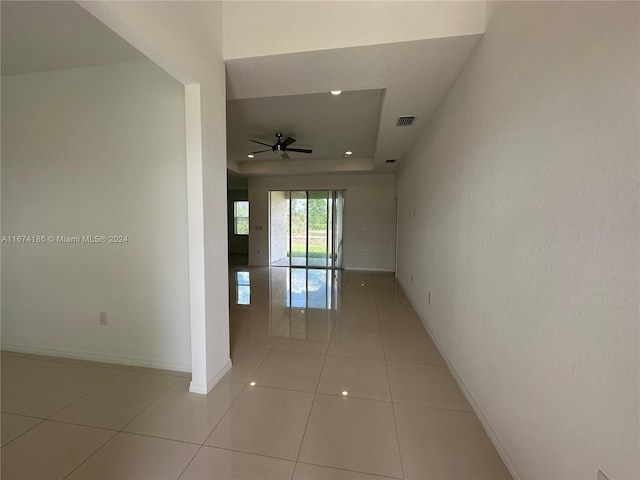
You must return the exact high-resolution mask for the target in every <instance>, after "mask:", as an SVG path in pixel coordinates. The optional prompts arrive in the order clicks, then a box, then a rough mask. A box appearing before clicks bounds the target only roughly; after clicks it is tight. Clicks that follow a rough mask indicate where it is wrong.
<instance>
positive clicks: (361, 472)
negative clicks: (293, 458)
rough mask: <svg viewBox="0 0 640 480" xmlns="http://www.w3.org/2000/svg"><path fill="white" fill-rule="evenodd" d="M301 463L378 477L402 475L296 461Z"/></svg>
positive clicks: (385, 477)
mask: <svg viewBox="0 0 640 480" xmlns="http://www.w3.org/2000/svg"><path fill="white" fill-rule="evenodd" d="M298 463H299V464H301V465H312V466H314V467H323V468H330V469H332V470H340V471H341V472H354V473H360V474H362V475H369V476H371V477H377V478H381V479H387V478H395V479H398V480H400V479H401V478H402V477H388V476H385V475H378V474H377V473H371V472H363V471H362V470H349V469H348V468H341V467H334V466H331V465H321V464H319V463H310V462H296V464H298Z"/></svg>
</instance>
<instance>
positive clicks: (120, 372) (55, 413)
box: [47, 370, 126, 420]
mask: <svg viewBox="0 0 640 480" xmlns="http://www.w3.org/2000/svg"><path fill="white" fill-rule="evenodd" d="M124 372H126V370H122V371H116V374H115V375H112V376H110V377H109V378H107V379H106V380H105V381H104V382H102V383H100V384H99V385H96V387H95V388H92V389H91V390H89V391H88V392H87V393H85V394H84V395H81V396H80V397H78V398H76V399H74V400H72V401H71V402H69V403H67V404H66V405H65V406H64V407H62V408H60V409H59V410H56V411H55V412H53V413H52V414H51V415H49V416H48V417H47V420H49V419H51V418H52V417H54V416H55V415H57V414H58V413H60V412H61V411H62V410H64V409H65V408H67V407H69V406H71V405H73V404H74V403H76V402H77V401H79V400H81V399H83V398H84V397H86V396H88V395H89V394H91V393H93V392H95V391H96V390H98V389H99V388H101V387H102V386H104V385H106V384H107V383H109V382H110V381H111V380H113V379H115V378H116V377H117V376H119V375H121V374H122V373H124Z"/></svg>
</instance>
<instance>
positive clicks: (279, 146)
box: [249, 133, 313, 160]
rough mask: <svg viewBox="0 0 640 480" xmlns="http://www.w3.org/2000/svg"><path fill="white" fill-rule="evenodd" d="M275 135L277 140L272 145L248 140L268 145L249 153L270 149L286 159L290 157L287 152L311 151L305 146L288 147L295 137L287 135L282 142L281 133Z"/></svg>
mask: <svg viewBox="0 0 640 480" xmlns="http://www.w3.org/2000/svg"><path fill="white" fill-rule="evenodd" d="M276 137H277V138H278V141H277V142H276V143H275V144H274V145H269V144H268V143H264V142H259V141H258V140H249V141H250V142H253V143H259V144H260V145H265V146H267V147H269V148H268V149H266V150H258V151H257V152H251V153H250V155H254V154H256V153H263V152H268V151H269V150H271V151H273V152H278V153H280V156H281V157H282V158H283V160H287V159H288V158H290V157H289V155H287V152H298V153H311V152H312V151H313V150H309V149H306V148H289V145H291V144H292V143H293V142H295V141H296V139H295V138H291V137H287V139H286V140H285V141H284V142H283V141H282V134H281V133H276Z"/></svg>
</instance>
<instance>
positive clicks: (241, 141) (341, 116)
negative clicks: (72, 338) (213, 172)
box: [226, 35, 481, 175]
mask: <svg viewBox="0 0 640 480" xmlns="http://www.w3.org/2000/svg"><path fill="white" fill-rule="evenodd" d="M480 37H481V35H465V36H456V37H447V38H437V39H429V40H418V41H410V42H400V43H388V44H383V45H369V46H362V47H351V48H341V49H333V50H321V51H311V52H301V53H290V54H284V55H271V56H264V57H254V58H243V59H237V60H229V61H227V62H226V67H227V147H228V159H229V160H230V167H231V168H232V169H233V170H235V171H237V172H239V173H243V174H247V175H254V174H262V175H267V174H295V173H330V172H344V171H351V172H354V171H360V172H393V171H395V169H397V168H398V167H399V166H400V165H401V164H402V161H403V159H404V158H405V157H406V156H407V154H408V153H409V151H410V150H411V148H412V147H413V145H414V144H415V142H416V141H417V140H418V138H419V137H420V135H421V133H422V132H423V131H424V128H425V126H426V123H427V121H428V118H429V116H430V115H431V114H432V113H433V111H434V110H435V108H436V106H437V105H438V103H439V102H440V100H441V99H442V97H443V96H444V94H445V93H446V91H447V90H448V88H449V86H450V85H451V84H452V83H453V80H454V79H455V77H456V76H457V74H458V72H459V71H460V69H461V68H462V66H463V65H464V63H465V62H466V60H467V58H468V57H469V55H470V54H471V52H472V51H473V49H474V48H475V46H476V44H477V42H478V41H479V39H480ZM331 90H342V92H343V93H342V94H341V95H339V96H333V95H331V94H330V93H329V92H330V91H331ZM404 115H413V116H415V117H416V119H415V121H414V123H413V125H412V126H410V127H397V126H396V121H397V118H398V117H399V116H404ZM276 132H281V133H283V135H284V136H285V137H286V136H287V135H291V136H293V137H294V138H296V139H297V140H298V142H297V143H296V144H295V145H294V146H298V147H302V148H304V147H312V148H313V150H314V153H313V155H308V156H307V155H304V154H299V155H295V156H294V155H290V156H291V159H289V160H282V159H280V158H278V156H277V155H275V154H274V153H272V152H266V153H263V154H259V155H256V158H253V159H248V158H247V154H248V153H249V152H250V151H252V150H258V148H253V147H254V146H256V145H255V144H252V143H250V142H248V141H247V140H249V139H250V138H251V139H255V140H261V141H264V142H265V143H270V144H273V143H275V136H274V134H275V133H276ZM258 147H259V146H258ZM346 150H350V151H353V155H352V157H350V158H348V159H345V158H344V152H345V151H346ZM389 159H395V160H397V161H396V162H395V163H392V164H389V163H387V162H386V160H389Z"/></svg>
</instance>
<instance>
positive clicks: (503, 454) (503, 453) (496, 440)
mask: <svg viewBox="0 0 640 480" xmlns="http://www.w3.org/2000/svg"><path fill="white" fill-rule="evenodd" d="M398 283H399V284H400V287H402V290H403V291H404V293H405V296H406V297H407V298H408V299H409V303H411V306H412V307H413V310H414V311H415V312H416V314H417V315H418V318H420V321H421V322H422V325H424V328H425V330H426V331H427V334H428V335H429V336H430V337H431V340H433V344H434V345H435V346H436V349H437V350H438V352H439V353H440V355H441V356H442V358H443V359H444V361H445V363H446V364H447V367H448V368H449V371H450V372H451V375H453V378H454V380H455V381H456V383H457V384H458V387H460V390H461V391H462V394H463V395H464V396H465V398H466V399H467V401H468V402H469V405H471V408H472V409H473V411H474V413H475V414H476V416H477V417H478V420H480V423H481V424H482V426H483V428H484V430H485V432H486V433H487V436H488V437H489V440H491V443H493V446H494V447H495V449H496V451H497V452H498V455H500V458H501V459H502V461H503V462H504V465H505V467H507V470H509V473H510V474H511V476H512V477H513V480H520V479H521V478H522V477H521V476H520V474H519V473H518V470H517V469H516V467H515V465H514V464H513V462H512V461H511V458H510V457H509V454H508V453H507V450H506V449H505V448H504V446H503V444H502V442H501V441H500V437H498V435H497V434H496V432H495V430H494V429H493V427H492V426H491V424H490V423H489V420H487V417H486V416H485V415H484V413H483V412H482V410H481V409H480V406H479V405H478V404H477V403H476V401H475V400H474V398H473V396H472V395H471V392H470V391H469V389H468V388H467V385H466V384H465V383H464V380H463V379H462V377H461V376H460V375H459V374H458V371H457V370H456V367H455V366H454V364H453V362H452V361H451V359H450V358H449V356H448V355H447V353H446V352H445V351H444V350H443V349H442V346H441V345H440V342H439V341H438V338H437V337H436V336H435V335H434V333H433V331H432V330H431V328H429V324H428V323H427V322H426V320H425V319H424V318H423V317H422V315H420V312H419V311H418V309H417V308H416V305H415V303H414V302H413V299H412V298H411V297H410V296H409V295H408V294H407V289H406V288H405V286H404V284H403V283H402V282H401V281H400V279H399V278H398Z"/></svg>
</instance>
